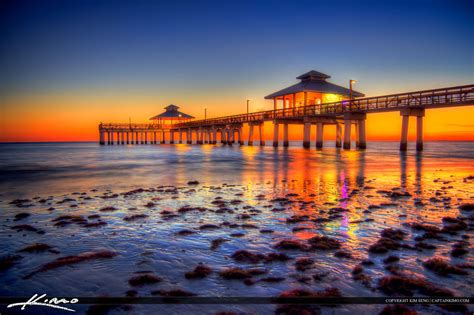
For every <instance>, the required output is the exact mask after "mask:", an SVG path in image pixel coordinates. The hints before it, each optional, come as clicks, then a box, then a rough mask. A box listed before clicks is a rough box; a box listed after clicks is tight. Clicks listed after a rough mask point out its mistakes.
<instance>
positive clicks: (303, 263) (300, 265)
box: [295, 257, 314, 271]
mask: <svg viewBox="0 0 474 315" xmlns="http://www.w3.org/2000/svg"><path fill="white" fill-rule="evenodd" d="M313 264H314V260H313V259H311V258H309V257H301V258H298V259H297V260H296V262H295V267H296V270H298V271H306V270H308V269H311V268H313Z"/></svg>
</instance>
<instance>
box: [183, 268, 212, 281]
mask: <svg viewBox="0 0 474 315" xmlns="http://www.w3.org/2000/svg"><path fill="white" fill-rule="evenodd" d="M211 272H212V269H211V268H210V267H208V266H206V265H202V264H200V265H198V266H197V267H196V268H194V270H193V271H189V272H186V273H185V275H184V276H185V277H186V279H202V278H205V277H207V276H208V275H210V274H211Z"/></svg>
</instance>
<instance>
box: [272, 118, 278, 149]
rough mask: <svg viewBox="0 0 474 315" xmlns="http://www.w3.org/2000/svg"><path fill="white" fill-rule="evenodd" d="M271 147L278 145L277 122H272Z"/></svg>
mask: <svg viewBox="0 0 474 315" xmlns="http://www.w3.org/2000/svg"><path fill="white" fill-rule="evenodd" d="M273 147H275V148H276V147H278V122H276V121H274V122H273Z"/></svg>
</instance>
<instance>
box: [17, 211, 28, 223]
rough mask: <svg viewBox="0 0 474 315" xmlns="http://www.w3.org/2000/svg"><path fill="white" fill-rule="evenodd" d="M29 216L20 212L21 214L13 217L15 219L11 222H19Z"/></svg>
mask: <svg viewBox="0 0 474 315" xmlns="http://www.w3.org/2000/svg"><path fill="white" fill-rule="evenodd" d="M30 215H31V214H29V213H26V212H21V213H18V214H16V215H15V218H14V219H13V221H20V220H23V219H25V218H28V217H29V216H30Z"/></svg>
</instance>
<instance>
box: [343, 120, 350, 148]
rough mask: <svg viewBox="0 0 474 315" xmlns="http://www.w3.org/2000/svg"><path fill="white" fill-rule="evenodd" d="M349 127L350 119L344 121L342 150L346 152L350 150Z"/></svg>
mask: <svg viewBox="0 0 474 315" xmlns="http://www.w3.org/2000/svg"><path fill="white" fill-rule="evenodd" d="M351 125H352V121H351V120H350V119H344V149H346V150H349V149H350V148H351Z"/></svg>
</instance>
